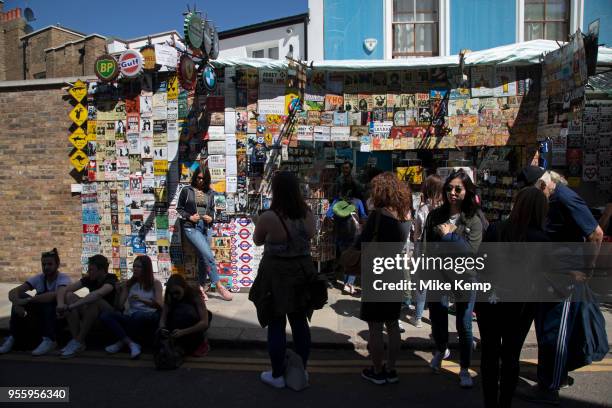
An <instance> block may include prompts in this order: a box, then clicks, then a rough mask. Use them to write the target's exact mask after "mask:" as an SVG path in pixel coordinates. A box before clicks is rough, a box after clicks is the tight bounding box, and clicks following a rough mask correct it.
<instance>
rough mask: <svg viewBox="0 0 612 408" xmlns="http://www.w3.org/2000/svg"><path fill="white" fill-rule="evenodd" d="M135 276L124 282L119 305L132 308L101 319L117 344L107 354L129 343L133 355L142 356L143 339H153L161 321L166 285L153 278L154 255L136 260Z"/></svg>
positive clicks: (109, 312) (101, 316)
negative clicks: (163, 291) (163, 286)
mask: <svg viewBox="0 0 612 408" xmlns="http://www.w3.org/2000/svg"><path fill="white" fill-rule="evenodd" d="M132 271H133V275H132V277H131V278H130V280H128V281H127V282H126V284H125V285H122V287H121V290H120V292H119V300H118V305H119V308H123V307H124V306H125V304H126V302H127V305H128V308H127V309H126V310H125V311H124V312H123V313H122V312H118V311H105V312H102V314H100V320H102V322H104V324H106V326H107V327H108V328H109V329H110V330H111V331H112V332H113V334H114V335H115V338H117V339H118V341H117V342H116V343H113V344H111V345H110V346H108V347H106V348H105V350H106V352H107V353H110V354H115V353H118V352H120V351H121V349H123V348H124V347H125V346H128V347H129V349H130V357H131V358H138V356H140V353H141V347H140V344H138V343H137V342H136V341H134V339H137V340H138V341H139V342H142V341H145V340H147V339H150V338H151V337H152V335H153V333H154V332H155V329H156V328H157V325H158V324H159V316H160V310H161V308H162V285H161V282H160V281H158V280H157V279H155V278H154V277H153V264H152V262H151V258H149V257H148V256H146V255H142V256H139V257H137V258H136V259H134V264H133V269H132Z"/></svg>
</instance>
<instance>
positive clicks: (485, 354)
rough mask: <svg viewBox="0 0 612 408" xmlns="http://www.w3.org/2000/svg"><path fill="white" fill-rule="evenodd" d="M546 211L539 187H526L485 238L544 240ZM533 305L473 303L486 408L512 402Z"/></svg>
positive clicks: (544, 198)
mask: <svg viewBox="0 0 612 408" xmlns="http://www.w3.org/2000/svg"><path fill="white" fill-rule="evenodd" d="M547 213H548V199H547V198H546V196H545V195H544V193H543V192H542V190H540V189H539V188H537V187H526V188H524V189H522V190H521V191H519V193H518V195H517V196H516V202H515V203H514V207H513V208H512V212H511V213H510V217H509V218H508V219H507V220H506V221H503V222H500V223H496V224H493V225H491V227H489V229H488V230H487V233H486V234H485V241H489V242H548V241H550V239H549V237H548V236H547V235H546V233H545V232H544V223H545V222H546V214H547ZM536 305H537V304H535V303H527V302H512V303H510V302H497V303H485V302H479V303H477V304H476V315H477V316H478V327H479V328H480V340H481V348H482V356H481V362H480V372H481V377H482V390H483V395H484V405H485V407H487V408H489V407H510V405H511V403H512V397H513V395H514V391H515V390H516V386H517V383H518V378H519V369H520V367H519V360H520V355H521V349H522V348H523V343H524V342H525V337H527V333H528V332H529V328H530V327H531V323H532V322H533V319H534V317H535V310H536ZM500 361H501V367H500ZM500 368H501V370H500Z"/></svg>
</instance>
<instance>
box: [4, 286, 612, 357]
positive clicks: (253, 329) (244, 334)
mask: <svg viewBox="0 0 612 408" xmlns="http://www.w3.org/2000/svg"><path fill="white" fill-rule="evenodd" d="M15 286H16V285H15V284H9V283H0V336H4V335H5V334H6V332H7V331H8V322H9V316H10V310H11V304H10V302H9V301H8V297H7V295H8V291H9V290H11V289H12V288H13V287H15ZM209 298H210V300H209V301H208V302H207V303H206V304H207V307H208V308H209V310H210V311H211V312H212V313H213V320H212V324H211V327H210V329H209V332H208V333H209V338H210V340H211V341H212V343H213V344H217V345H219V346H223V347H234V348H245V347H263V346H265V345H266V343H267V331H266V330H265V329H262V328H261V327H260V326H259V323H258V322H257V314H256V312H255V307H254V306H253V304H252V303H251V302H250V301H249V300H248V294H246V293H238V294H234V299H233V300H232V301H231V302H227V301H224V300H222V299H221V297H220V296H218V295H217V294H215V293H209ZM359 308H360V301H359V298H356V297H351V296H349V295H343V294H341V293H340V291H339V290H337V289H332V290H330V291H329V302H328V304H327V305H326V306H325V307H324V308H323V309H322V310H317V311H315V313H314V316H313V318H312V321H311V330H312V342H313V347H317V348H335V349H338V348H340V349H355V350H365V349H366V345H367V327H368V326H367V324H366V323H365V322H364V321H362V320H360V319H359ZM602 312H603V314H604V317H605V319H606V329H607V332H608V333H609V336H612V309H610V308H605V307H604V308H602ZM413 313H414V310H412V309H411V310H403V311H402V314H401V318H402V324H403V327H404V329H405V330H406V331H405V333H403V334H402V340H403V343H402V347H404V348H411V349H417V350H430V349H433V346H434V344H433V341H432V339H431V326H430V325H429V320H428V319H427V316H428V313H427V311H426V312H425V317H424V319H423V327H422V328H420V329H419V328H416V327H414V326H413V325H411V324H410V323H409V319H410V317H411V316H412V314H413ZM473 329H474V337H475V338H476V339H479V338H480V336H479V332H478V325H477V324H476V322H475V321H474V323H473ZM290 331H291V330H290V327H289V325H287V332H288V333H290ZM449 333H451V336H450V343H451V345H452V346H455V345H456V344H457V343H458V341H457V335H456V333H457V330H456V327H455V318H454V316H453V315H450V316H449ZM610 339H612V337H610ZM536 346H537V342H536V337H535V330H534V328H533V326H532V328H531V330H530V332H529V334H528V336H527V339H526V341H525V347H536Z"/></svg>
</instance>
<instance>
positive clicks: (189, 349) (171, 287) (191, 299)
mask: <svg viewBox="0 0 612 408" xmlns="http://www.w3.org/2000/svg"><path fill="white" fill-rule="evenodd" d="M210 317H211V315H210V314H209V312H208V310H207V309H206V303H205V302H204V301H203V300H202V298H201V296H199V294H198V293H197V291H195V290H193V288H192V287H191V286H189V285H188V284H187V281H186V280H185V278H184V277H183V276H181V275H178V274H175V275H172V276H170V278H169V279H168V282H166V294H165V295H164V306H163V309H162V315H161V319H160V321H159V328H160V330H161V331H162V333H167V334H168V335H169V336H172V337H173V338H174V341H175V344H176V345H177V346H179V347H180V348H181V349H182V350H183V351H184V352H185V354H186V355H190V354H193V353H194V352H196V350H202V349H203V348H204V349H206V350H207V349H208V342H207V340H206V330H207V329H208V326H209V324H210V321H209V319H210ZM204 353H205V352H204V351H202V352H200V353H199V354H204Z"/></svg>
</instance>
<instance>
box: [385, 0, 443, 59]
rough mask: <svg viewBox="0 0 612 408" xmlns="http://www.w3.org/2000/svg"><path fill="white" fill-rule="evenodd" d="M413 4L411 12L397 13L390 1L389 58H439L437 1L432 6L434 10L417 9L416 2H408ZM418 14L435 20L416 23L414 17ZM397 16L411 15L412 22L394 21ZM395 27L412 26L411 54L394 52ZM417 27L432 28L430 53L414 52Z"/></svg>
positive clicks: (413, 0)
mask: <svg viewBox="0 0 612 408" xmlns="http://www.w3.org/2000/svg"><path fill="white" fill-rule="evenodd" d="M398 1H402V0H398ZM403 1H407V0H403ZM410 1H412V2H413V3H412V4H413V10H412V11H411V12H397V13H396V11H395V7H394V1H391V8H392V10H391V58H392V59H395V58H404V57H435V56H439V55H440V14H441V11H440V8H441V7H440V2H439V0H434V1H433V4H434V8H433V9H419V8H417V2H418V0H410ZM419 13H429V14H432V15H435V16H436V18H437V20H423V21H417V20H416V16H417V14H419ZM399 14H407V15H410V14H412V16H413V19H412V21H396V16H397V15H399ZM396 25H404V26H407V25H412V26H413V30H412V31H413V34H412V36H413V38H412V40H413V44H414V45H413V47H412V48H413V50H414V51H412V52H402V51H396V41H395V26H396ZM417 25H429V26H432V27H433V29H434V32H435V35H434V36H432V37H433V38H432V42H431V49H432V51H417V50H416V44H417V30H416V27H417Z"/></svg>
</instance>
